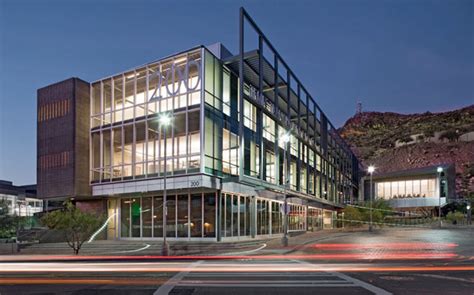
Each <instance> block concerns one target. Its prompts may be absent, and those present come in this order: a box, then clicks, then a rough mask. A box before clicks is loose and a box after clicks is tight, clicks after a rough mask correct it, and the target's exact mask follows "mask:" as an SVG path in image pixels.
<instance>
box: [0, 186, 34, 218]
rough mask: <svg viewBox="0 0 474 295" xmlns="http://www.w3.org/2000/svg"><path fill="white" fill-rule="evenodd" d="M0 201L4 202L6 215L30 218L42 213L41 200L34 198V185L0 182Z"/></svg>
mask: <svg viewBox="0 0 474 295" xmlns="http://www.w3.org/2000/svg"><path fill="white" fill-rule="evenodd" d="M0 200H2V201H5V202H6V203H7V204H6V205H7V207H8V214H9V215H15V216H22V217H31V216H33V215H34V214H35V213H39V212H42V211H43V200H40V199H38V198H36V185H20V186H17V185H14V184H13V183H12V182H11V181H6V180H0Z"/></svg>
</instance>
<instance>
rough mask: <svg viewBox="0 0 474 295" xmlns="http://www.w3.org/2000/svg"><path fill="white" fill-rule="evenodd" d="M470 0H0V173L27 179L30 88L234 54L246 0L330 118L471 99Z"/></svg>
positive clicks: (473, 10) (32, 173)
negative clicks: (164, 60)
mask: <svg viewBox="0 0 474 295" xmlns="http://www.w3.org/2000/svg"><path fill="white" fill-rule="evenodd" d="M473 3H474V1H470V0H465V1H457V0H444V1H421V0H413V1H379V0H373V1H359V0H354V1H349V0H347V1H340V0H339V1H222V0H221V1H185V2H182V1H97V0H96V1H64V0H61V1H38V0H35V1H33V0H31V1H21V0H13V1H9V0H8V1H6V0H0V34H1V39H0V179H5V180H11V181H13V182H14V183H16V184H29V183H35V182H36V120H37V118H36V90H37V89H38V88H41V87H43V86H46V85H48V84H51V83H54V82H57V81H60V80H64V79H66V78H69V77H73V76H74V77H79V78H81V79H84V80H86V81H94V80H97V79H99V78H101V77H104V76H109V75H111V74H114V73H117V72H121V71H124V70H127V69H129V68H132V67H135V66H138V65H141V64H144V63H147V62H150V61H153V60H157V59H159V58H161V57H164V56H167V55H170V54H173V53H176V52H179V51H182V50H185V49H188V48H191V47H193V46H195V45H201V44H202V45H209V44H212V43H215V42H222V43H223V44H224V45H225V46H226V47H227V48H228V49H229V50H231V51H232V52H233V53H237V42H238V13H239V7H240V6H244V7H245V8H246V9H247V11H248V12H249V14H250V15H251V16H252V17H253V18H254V19H255V20H256V22H257V24H258V25H259V26H260V28H261V29H262V30H263V31H264V33H265V34H266V35H267V37H268V38H269V39H270V40H271V42H272V43H273V45H274V46H275V47H276V49H277V50H278V51H279V52H280V54H281V55H282V56H283V58H284V59H285V61H286V62H287V63H288V64H289V65H290V67H292V69H293V71H294V72H295V73H296V75H297V77H298V78H299V79H300V81H301V82H302V83H303V84H304V85H305V87H306V89H308V91H309V92H310V93H311V95H312V96H313V97H314V98H315V99H316V101H317V103H318V104H319V105H320V106H321V108H322V109H323V111H324V112H325V113H326V114H327V116H328V117H329V119H330V120H331V121H332V122H333V124H334V125H335V126H336V127H340V126H342V125H343V124H344V122H345V121H346V120H347V119H348V118H349V117H351V116H352V115H353V114H354V113H355V109H356V102H357V101H358V100H360V101H361V102H362V106H363V110H364V111H391V112H401V113H413V112H425V111H431V112H438V111H445V110H451V109H455V108H459V107H462V106H466V105H469V104H473V103H474V37H473V36H474V5H473Z"/></svg>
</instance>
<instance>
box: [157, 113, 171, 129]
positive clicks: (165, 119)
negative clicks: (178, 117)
mask: <svg viewBox="0 0 474 295" xmlns="http://www.w3.org/2000/svg"><path fill="white" fill-rule="evenodd" d="M158 120H159V121H160V124H161V125H163V126H168V125H169V124H170V123H171V117H170V116H169V115H168V114H163V115H161V116H160V118H159V119H158Z"/></svg>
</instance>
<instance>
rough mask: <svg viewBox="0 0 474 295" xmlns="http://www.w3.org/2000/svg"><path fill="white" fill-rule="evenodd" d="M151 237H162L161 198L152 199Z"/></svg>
mask: <svg viewBox="0 0 474 295" xmlns="http://www.w3.org/2000/svg"><path fill="white" fill-rule="evenodd" d="M153 236H154V237H155V238H161V237H163V197H154V198H153Z"/></svg>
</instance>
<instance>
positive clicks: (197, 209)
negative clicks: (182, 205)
mask: <svg viewBox="0 0 474 295" xmlns="http://www.w3.org/2000/svg"><path fill="white" fill-rule="evenodd" d="M190 210H191V223H190V226H191V237H193V238H200V237H202V196H201V194H195V195H191V208H190Z"/></svg>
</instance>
